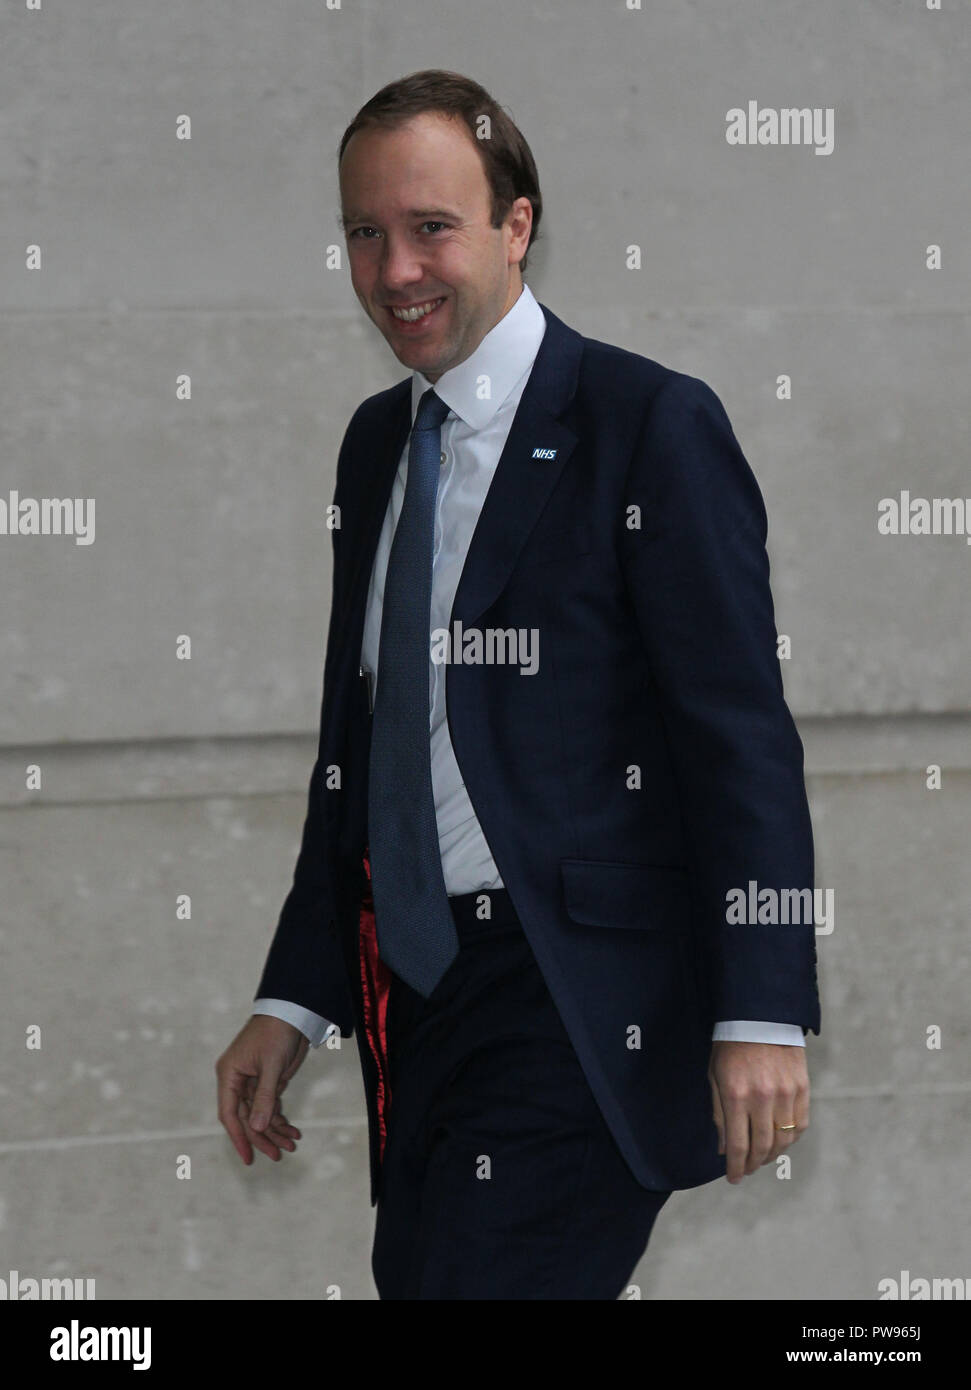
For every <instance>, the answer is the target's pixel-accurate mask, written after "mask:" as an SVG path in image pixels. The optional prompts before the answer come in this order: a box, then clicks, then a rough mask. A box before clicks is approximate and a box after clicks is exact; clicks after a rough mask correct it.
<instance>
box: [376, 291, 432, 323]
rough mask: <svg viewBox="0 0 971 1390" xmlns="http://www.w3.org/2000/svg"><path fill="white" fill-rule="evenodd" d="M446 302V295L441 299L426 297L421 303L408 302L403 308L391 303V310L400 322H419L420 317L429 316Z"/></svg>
mask: <svg viewBox="0 0 971 1390" xmlns="http://www.w3.org/2000/svg"><path fill="white" fill-rule="evenodd" d="M444 303H445V296H444V295H443V296H442V297H441V298H440V299H426V300H423V301H422V303H420V304H408V305H406V306H405V307H404V308H402V309H398V308H395V307H394V306H392V305H389V306H388V307H389V309H390V312H391V314H392V316H393V317H394V318H396V319H397V320H398V322H399V323H417V322H418V321H419V319H423V318H427V317H428V315H429V314H431V313H434V311H435V310H436V309H437V308H438V306H439V304H444Z"/></svg>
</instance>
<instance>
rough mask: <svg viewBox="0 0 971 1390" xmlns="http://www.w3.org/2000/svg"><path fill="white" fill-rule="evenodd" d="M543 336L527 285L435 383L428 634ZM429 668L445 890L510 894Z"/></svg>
mask: <svg viewBox="0 0 971 1390" xmlns="http://www.w3.org/2000/svg"><path fill="white" fill-rule="evenodd" d="M545 332H546V319H545V318H544V317H543V311H542V309H541V308H540V306H539V304H538V303H537V302H536V299H535V298H534V296H533V294H532V292H531V290H530V289H529V286H528V285H524V286H523V289H522V293H521V294H520V296H519V298H518V299H517V300H516V302H515V304H514V305H513V306H512V308H511V309H510V310H509V311H508V312H507V313H506V315H505V316H504V317H503V318H501V319H500V320H499V322H498V323H497V324H496V325H495V327H494V328H492V329H490V331H489V332H488V333H487V334H486V335H485V337H484V338H483V339H482V341H481V343H480V344H479V346H478V347H477V348H476V349H475V351H474V352H473V353H472V354H471V356H469V357H467V358H466V359H465V361H464V362H460V363H459V364H458V366H457V367H451V368H449V370H448V371H447V372H443V373H442V375H441V376H440V377H439V379H438V381H437V382H435V383H434V387H435V392H436V394H437V395H439V396H440V397H441V398H442V400H443V401H444V402H445V404H446V405H447V406H448V407H449V413H448V416H447V417H446V419H445V421H444V423H443V425H442V435H441V438H442V466H441V469H440V470H439V485H438V500H437V503H436V509H435V540H434V560H433V570H432V598H431V624H430V629H434V628H444V629H448V626H449V617H450V615H451V612H452V603H453V600H454V598H455V591H456V589H457V588H458V582H459V578H460V576H461V574H462V569H463V566H464V565H465V557H466V553H467V552H468V548H469V544H470V542H471V540H472V533H473V531H474V530H475V526H476V522H477V521H478V519H479V513H480V512H481V510H482V505H483V503H484V501H485V497H486V493H487V492H488V491H489V487H490V484H491V483H492V477H493V474H494V473H495V471H496V467H497V465H498V463H499V457H500V455H501V454H502V450H503V448H504V446H505V443H506V440H507V438H508V436H509V431H510V429H511V428H512V422H513V416H514V415H515V413H516V408H517V406H518V405H519V400H520V397H521V396H522V393H523V391H524V389H525V387H526V382H527V381H528V380H529V375H530V372H531V371H532V369H533V363H534V361H535V360H536V354H537V352H538V351H539V345H540V343H541V341H542V339H543V334H544V333H545ZM432 385H433V383H432V382H430V381H429V380H428V379H427V378H426V377H425V376H423V375H422V373H421V372H419V371H415V372H413V373H412V379H411V418H412V421H414V418H415V414H416V412H417V410H418V403H419V401H420V400H421V398H422V396H423V395H424V393H425V392H426V391H427V390H428V388H429V387H430V386H432ZM409 442H410V441H408V440H406V442H405V446H404V449H403V451H402V454H401V460H400V462H399V464H398V472H397V475H396V477H395V480H394V483H393V485H392V489H391V498H390V501H389V504H388V510H387V512H386V513H385V518H384V526H383V528H382V531H381V535H380V538H379V540H378V547H377V551H376V552H375V557H374V565H373V567H372V570H371V582H370V587H369V589H368V597H367V607H366V609H365V620H364V637H363V641H362V644H361V663H360V664H361V666H362V667H363V669H364V670H365V671H368V672H371V673H372V674H371V683H372V691H373V690H374V689H376V688H377V679H378V644H379V638H380V635H381V612H382V604H383V600H384V580H385V575H386V573H387V568H388V557H389V555H390V553H391V542H392V540H393V538H394V530H395V526H396V525H397V522H398V517H399V515H400V513H401V507H402V504H403V502H404V496H405V484H406V482H407V479H408V445H409ZM429 667H430V671H431V675H430V701H429V704H430V712H429V733H430V737H431V765H432V790H433V793H434V797H435V816H436V819H437V822H438V843H439V849H440V851H441V856H442V872H443V875H444V878H445V888H446V891H447V892H448V893H449V894H450V895H454V894H457V893H473V892H476V891H478V890H481V891H483V892H488V890H489V889H492V888H501V887H503V883H502V879H501V878H500V877H499V871H498V869H497V868H496V865H495V862H494V860H493V858H492V854H491V852H490V850H489V846H488V844H487V842H486V838H485V836H484V835H483V833H482V827H481V826H480V825H479V822H478V820H477V818H476V815H475V812H474V811H473V809H472V803H471V802H470V800H469V797H468V793H467V792H466V790H465V784H464V783H463V781H462V776H461V773H460V772H459V767H458V762H457V760H456V757H455V752H454V750H453V748H452V741H451V739H450V737H449V731H448V720H447V719H446V717H445V674H446V669H447V667H446V665H445V664H444V663H443V664H438V663H436V662H433V661H431V659H429ZM253 1012H254V1013H256V1014H271V1015H273V1016H274V1017H276V1018H282V1019H284V1020H285V1021H286V1022H287V1023H292V1024H293V1025H294V1027H295V1028H299V1029H300V1031H301V1032H302V1033H304V1034H305V1035H306V1037H308V1038H309V1039H310V1042H311V1044H312V1045H313V1046H314V1047H319V1046H320V1044H321V1043H322V1042H324V1041H325V1039H326V1038H327V1037H328V1036H329V1035H330V1034H331V1033H332V1032H334V1031H335V1030H336V1026H337V1025H336V1024H333V1023H328V1021H327V1019H325V1018H321V1016H320V1015H319V1014H316V1013H314V1012H312V1011H311V1010H310V1009H305V1008H303V1007H302V1006H301V1005H299V1004H294V1003H291V1002H290V1001H289V1000H285V999H257V1000H256V1002H255V1003H254V1005H253ZM712 1036H713V1041H722V1040H726V1041H736V1042H769V1043H786V1044H788V1045H790V1046H793V1047H804V1046H805V1038H804V1036H803V1031H802V1028H801V1027H800V1026H799V1025H798V1024H795V1023H764V1022H759V1021H757V1020H756V1021H753V1020H750V1019H734V1020H730V1021H726V1022H720V1023H716V1025H715V1031H714V1034H713V1035H712Z"/></svg>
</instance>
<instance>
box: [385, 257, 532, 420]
mask: <svg viewBox="0 0 971 1390" xmlns="http://www.w3.org/2000/svg"><path fill="white" fill-rule="evenodd" d="M545 332H546V317H545V315H544V313H543V310H542V309H541V308H540V306H539V304H538V302H537V301H536V299H535V297H534V295H533V293H532V291H531V290H530V288H529V286H528V285H525V284H524V285H523V288H522V292H521V293H520V295H519V298H518V299H517V300H516V302H515V304H513V306H512V308H511V309H509V310H508V311H507V312H506V314H505V315H504V316H503V317H502V318H501V319H500V320H499V322H498V323H497V324H494V325H493V327H492V328H490V329H489V332H488V333H487V334H486V335H485V337H484V338H483V339H482V341H481V343H480V344H479V346H478V347H477V348H476V349H475V351H474V352H473V353H471V354H470V355H469V356H468V357H467V358H466V359H465V361H464V362H459V364H458V365H457V366H455V367H450V368H449V370H448V371H447V372H443V373H442V375H441V376H440V377H439V378H438V381H436V382H434V383H433V382H431V381H429V380H428V378H427V377H425V376H423V375H422V373H421V372H419V371H415V372H413V373H412V378H411V418H412V420H413V421H414V418H415V415H416V413H417V411H418V402H419V401H420V400H421V398H422V396H423V395H424V394H425V392H426V391H427V390H428V388H429V387H430V386H434V389H435V394H436V395H438V396H441V398H442V400H443V401H444V402H445V404H446V405H447V406H448V407H449V409H450V410H453V411H454V412H455V414H456V415H458V416H459V418H460V419H462V420H464V421H465V423H466V424H467V425H468V426H469V427H470V429H473V430H481V429H483V428H484V427H485V426H486V425H487V424H488V423H489V421H490V420H491V419H492V418H493V416H494V415H495V414H496V412H497V411H498V409H499V407H500V406H501V405H502V404H503V402H504V401H505V400H507V398H508V397H509V395H510V393H511V392H512V390H513V388H514V386H515V385H516V384H517V382H518V381H519V380H520V378H521V377H522V376H523V375H524V373H526V372H527V371H529V370H530V368H531V367H532V365H533V363H534V362H535V360H536V354H537V352H539V345H540V343H541V342H542V340H543V334H544V333H545ZM483 376H487V377H488V378H489V379H490V381H491V383H492V390H491V395H490V396H489V397H488V398H486V399H482V398H481V397H480V395H479V389H480V378H481V377H483Z"/></svg>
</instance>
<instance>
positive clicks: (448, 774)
mask: <svg viewBox="0 0 971 1390" xmlns="http://www.w3.org/2000/svg"><path fill="white" fill-rule="evenodd" d="M339 166H340V189H341V203H342V221H343V226H344V231H345V235H346V239H347V248H348V256H349V262H350V269H351V277H352V281H353V285H354V289H355V292H356V294H357V296H358V299H359V300H360V302H361V305H362V307H363V308H364V310H365V312H366V313H367V315H368V316H369V318H370V319H371V320H372V321H373V322H374V323H375V324H376V325H377V327H378V328H379V329H380V330H381V332H382V334H383V335H384V337H385V338H386V340H387V342H388V343H389V345H390V347H391V348H392V351H393V352H394V353H395V356H396V357H397V358H398V360H399V361H400V362H401V363H402V364H403V365H405V366H407V367H409V368H410V369H411V372H412V376H411V378H410V379H408V380H406V381H402V382H400V383H399V384H398V385H397V386H395V387H392V388H391V389H390V390H387V391H384V392H381V393H380V394H378V395H376V396H374V397H371V398H370V399H369V400H367V401H365V402H364V403H363V404H362V405H361V406H360V407H359V408H358V410H357V411H356V412H355V414H354V416H353V418H352V420H351V422H350V425H349V426H348V429H347V432H346V434H345V436H344V441H343V444H342V447H341V451H340V456H339V459H338V466H337V486H336V492H335V499H334V500H335V515H336V516H337V517H338V518H339V525H338V526H335V529H334V531H333V540H334V581H333V585H334V588H333V600H332V607H331V619H330V631H329V636H328V643H327V654H326V662H325V670H324V697H323V707H322V712H321V733H320V744H319V750H318V759H317V763H316V766H315V768H314V772H313V776H312V778H311V783H310V796H309V807H308V814H307V818H306V822H305V825H304V834H303V842H302V846H301V850H300V854H299V857H298V860H297V866H296V871H295V875H294V883H293V887H292V889H291V891H290V893H289V895H288V897H287V900H286V902H285V904H284V907H283V911H282V914H281V918H280V922H279V925H278V927H277V932H276V935H275V937H274V940H273V944H272V947H271V949H270V952H269V956H268V959H267V962H266V966H265V969H264V972H263V977H262V979H261V981H260V986H259V989H258V991H257V1001H256V1005H255V1010H256V1012H255V1016H254V1017H253V1018H252V1019H251V1020H250V1021H249V1023H248V1024H247V1025H246V1026H245V1027H244V1029H243V1030H242V1032H241V1033H240V1034H239V1036H238V1037H237V1038H236V1040H235V1041H234V1042H233V1043H232V1044H231V1046H230V1047H229V1048H228V1049H227V1051H226V1053H225V1054H224V1055H223V1056H222V1057H221V1058H220V1060H219V1062H218V1064H217V1074H218V1077H219V1114H220V1119H221V1120H222V1122H223V1124H224V1125H225V1127H226V1129H227V1131H228V1132H229V1134H230V1136H231V1138H232V1140H233V1143H234V1145H235V1147H236V1149H237V1151H238V1152H239V1154H240V1156H241V1158H242V1159H243V1161H244V1162H245V1163H249V1162H251V1161H252V1150H253V1148H254V1147H255V1148H257V1149H259V1150H260V1151H261V1152H262V1153H264V1154H266V1155H268V1156H269V1157H270V1158H271V1159H274V1160H277V1159H279V1158H280V1157H281V1153H282V1151H284V1150H286V1151H293V1149H294V1148H295V1144H296V1141H297V1140H298V1139H299V1137H300V1135H299V1131H298V1130H297V1129H296V1128H295V1127H294V1126H292V1125H291V1124H290V1123H289V1122H288V1120H287V1119H286V1117H285V1115H284V1114H283V1112H282V1109H281V1103H280V1096H281V1094H282V1091H283V1089H284V1087H285V1086H286V1084H287V1082H288V1081H289V1079H290V1077H291V1076H293V1074H294V1073H295V1071H296V1070H297V1068H298V1067H299V1066H300V1064H301V1062H302V1061H303V1058H304V1056H305V1054H306V1052H307V1049H308V1046H309V1044H310V1042H313V1043H314V1044H315V1045H319V1043H320V1042H321V1041H322V1040H323V1038H324V1036H325V1035H326V1034H327V1032H328V1030H333V1029H335V1028H336V1029H339V1031H340V1034H341V1036H344V1037H346V1036H348V1035H350V1034H351V1032H354V1033H355V1034H356V1037H357V1041H358V1047H359V1052H360V1057H361V1065H362V1070H363V1076H364V1084H365V1094H366V1098H367V1106H368V1120H369V1135H370V1155H371V1180H372V1186H371V1200H372V1204H374V1203H375V1202H377V1207H378V1210H377V1222H376V1230H375V1243H374V1252H373V1256H372V1268H373V1271H374V1275H375V1280H376V1282H377V1286H378V1291H379V1294H380V1295H381V1297H382V1298H513V1299H519V1298H616V1297H617V1296H618V1294H619V1293H620V1292H621V1291H622V1289H623V1288H624V1285H625V1284H626V1282H627V1280H628V1278H629V1276H630V1273H631V1271H632V1270H633V1268H634V1265H635V1264H636V1262H637V1260H638V1259H639V1258H640V1256H641V1254H642V1253H643V1250H644V1248H645V1246H646V1244H647V1240H648V1237H649V1235H650V1231H651V1228H652V1225H653V1222H654V1219H655V1217H656V1215H657V1212H658V1211H659V1210H660V1208H661V1206H662V1205H663V1203H664V1201H665V1200H666V1199H667V1197H668V1196H669V1195H670V1192H671V1191H673V1190H676V1189H680V1188H688V1187H693V1186H697V1185H699V1184H701V1183H705V1182H709V1181H711V1180H712V1179H714V1178H716V1177H718V1176H720V1175H722V1174H726V1175H727V1178H728V1180H729V1182H738V1181H740V1180H741V1178H742V1177H743V1176H744V1175H746V1174H751V1173H754V1172H755V1171H756V1169H757V1168H758V1167H759V1166H761V1165H762V1164H765V1163H769V1162H771V1161H772V1160H773V1159H775V1158H776V1157H777V1156H778V1155H779V1154H780V1153H781V1152H783V1150H784V1149H785V1148H787V1147H788V1145H790V1144H791V1143H792V1142H793V1140H794V1139H796V1138H798V1137H799V1136H800V1135H801V1134H802V1133H803V1132H804V1131H805V1129H806V1128H807V1125H808V1117H809V1087H808V1079H807V1071H806V1064H805V1049H804V1035H805V1032H806V1031H808V1030H809V1029H812V1030H813V1031H815V1032H818V1031H819V1004H818V997H817V988H816V969H815V962H816V957H815V937H814V927H813V922H812V917H811V914H810V917H809V920H808V921H804V922H802V923H798V922H795V923H791V924H789V925H785V926H780V925H767V924H766V923H765V922H764V920H763V921H762V922H760V921H759V920H755V921H747V922H740V921H738V920H737V916H738V914H737V913H736V914H735V915H734V916H733V915H732V913H731V912H730V911H729V909H728V906H727V905H728V904H729V902H731V901H734V900H735V899H736V898H737V896H738V893H739V890H742V889H744V890H746V891H747V890H748V885H749V884H750V883H752V882H755V883H756V884H757V885H758V892H759V893H760V894H762V893H764V891H765V890H769V893H770V894H772V893H775V894H781V893H782V892H783V891H786V890H788V891H789V892H790V893H791V892H792V891H793V890H795V891H796V892H797V893H798V892H799V891H800V890H802V891H803V894H804V895H805V890H807V889H809V888H811V886H812V881H813V849H812V834H811V827H810V821H809V813H808V807H807V803H806V796H805V787H804V782H803V772H802V746H801V743H800V741H799V738H798V735H797V733H796V730H795V727H794V725H793V722H792V719H791V716H790V714H789V711H788V709H787V707H786V704H785V701H784V697H783V691H782V683H781V678H780V674H779V666H778V660H777V657H776V632H775V627H774V617H773V607H772V599H771V594H770V590H769V583H768V563H767V559H766V554H765V536H766V521H765V513H764V508H763V505H762V499H761V495H760V493H759V490H758V487H757V484H756V482H755V480H754V478H753V476H752V473H751V470H750V469H749V467H748V464H747V463H746V461H745V459H744V457H743V455H742V452H741V449H740V448H739V445H738V442H737V441H736V439H735V436H734V434H733V433H732V430H731V426H730V424H729V422H728V419H727V417H726V415H725V412H724V410H723V409H722V407H721V404H720V402H719V401H718V399H717V397H716V396H715V395H714V393H713V392H712V391H711V390H710V389H709V388H708V387H707V386H706V385H705V384H704V383H703V382H701V381H699V380H697V379H695V378H693V377H689V376H685V375H683V374H681V373H678V372H674V371H671V370H669V369H667V368H665V367H663V366H660V365H659V364H658V363H656V362H653V361H651V360H650V359H648V358H644V357H641V356H638V355H637V354H634V353H631V352H627V351H624V350H622V349H619V348H615V347H612V346H609V345H607V344H605V343H600V342H597V341H595V340H592V339H587V338H583V337H581V336H580V335H579V334H577V333H575V332H574V331H573V330H572V329H570V328H568V327H567V325H566V324H564V323H563V322H562V321H561V320H560V319H559V318H557V317H556V316H555V315H554V314H552V313H551V312H550V310H548V309H547V308H545V306H541V305H539V304H538V303H537V301H536V300H535V299H534V297H533V296H532V294H531V292H530V291H529V289H528V287H526V286H525V285H524V282H523V279H522V270H523V269H524V268H525V265H526V256H527V251H528V248H529V246H530V245H531V243H532V241H533V239H534V238H535V235H536V231H537V227H538V224H539V219H540V214H541V208H542V204H541V199H540V192H539V184H538V179H537V177H536V170H535V165H534V162H533V159H532V155H531V153H530V151H529V147H528V145H527V144H526V142H525V140H524V139H523V137H522V135H521V134H520V132H519V131H518V130H517V129H516V127H515V126H514V125H513V123H512V122H511V121H510V119H509V118H508V116H506V114H505V113H504V112H503V111H502V109H501V108H500V107H499V106H497V104H496V103H495V102H494V101H493V100H492V98H491V97H490V96H489V95H488V93H486V92H485V91H484V90H483V89H482V88H481V87H479V86H478V85H477V84H476V83H474V82H471V81H469V80H468V79H466V78H463V77H460V76H458V75H457V74H451V73H443V72H439V71H434V70H433V71H429V72H424V73H416V74H413V75H412V76H411V77H408V78H405V79H403V80H402V81H400V82H396V83H392V84H390V85H389V86H388V87H386V88H384V89H382V91H381V92H379V93H378V94H377V95H376V96H375V97H374V98H373V99H372V100H371V101H370V102H369V103H367V105H366V106H365V107H363V108H362V110H361V111H360V112H359V113H358V116H357V117H356V118H355V120H354V122H352V124H351V126H350V127H349V128H348V131H347V132H346V133H345V136H344V139H343V141H342V145H341V152H340V160H339ZM759 901H764V899H763V898H760V899H759ZM777 920H778V919H777Z"/></svg>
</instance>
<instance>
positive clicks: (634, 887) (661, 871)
mask: <svg viewBox="0 0 971 1390" xmlns="http://www.w3.org/2000/svg"><path fill="white" fill-rule="evenodd" d="M560 873H561V877H562V882H563V896H564V901H565V903H566V910H567V913H568V914H569V916H570V917H572V918H573V920H574V921H575V922H584V923H586V924H587V925H589V926H594V927H628V928H634V929H636V930H641V931H672V930H673V931H677V930H678V929H679V928H681V926H682V923H683V924H684V926H685V928H686V927H687V921H688V917H689V914H690V910H691V909H690V901H689V899H690V878H689V874H688V870H687V869H686V868H683V867H681V866H680V865H668V864H626V863H621V862H618V861H616V860H609V859H561V860H560Z"/></svg>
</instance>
